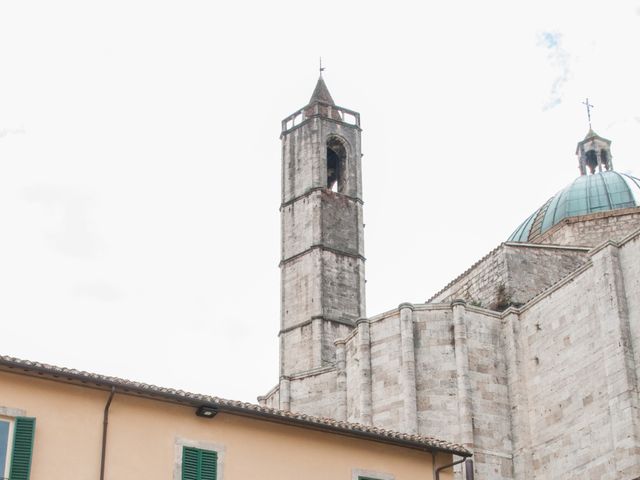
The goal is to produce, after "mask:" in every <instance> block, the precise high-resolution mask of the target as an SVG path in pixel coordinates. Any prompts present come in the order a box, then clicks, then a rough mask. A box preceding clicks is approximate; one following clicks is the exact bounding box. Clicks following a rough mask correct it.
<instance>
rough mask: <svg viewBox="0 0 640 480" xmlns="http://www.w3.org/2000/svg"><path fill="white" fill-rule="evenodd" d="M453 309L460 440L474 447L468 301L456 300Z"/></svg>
mask: <svg viewBox="0 0 640 480" xmlns="http://www.w3.org/2000/svg"><path fill="white" fill-rule="evenodd" d="M451 308H452V309H453V341H454V348H455V352H456V381H457V391H458V422H459V438H458V441H459V443H461V444H462V445H464V446H465V447H467V448H469V449H472V448H473V405H472V403H471V386H470V381H469V351H468V346H467V325H466V321H465V316H466V311H467V307H466V303H465V302H464V300H454V301H453V302H452V303H451Z"/></svg>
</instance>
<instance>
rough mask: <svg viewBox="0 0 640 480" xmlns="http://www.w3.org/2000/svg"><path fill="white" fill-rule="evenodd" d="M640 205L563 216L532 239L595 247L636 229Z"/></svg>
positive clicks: (540, 241)
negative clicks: (555, 223)
mask: <svg viewBox="0 0 640 480" xmlns="http://www.w3.org/2000/svg"><path fill="white" fill-rule="evenodd" d="M638 225H640V207H634V208H624V209H620V210H611V211H608V212H600V213H592V214H590V215H583V216H580V217H571V218H566V219H564V220H563V221H561V222H560V223H558V224H557V225H555V226H553V227H552V228H550V229H549V230H548V231H546V232H544V233H543V234H542V235H540V236H538V237H537V238H535V239H532V242H534V243H543V244H553V245H581V246H588V247H595V246H597V245H599V244H601V243H602V242H605V241H607V240H613V241H619V240H622V239H623V238H624V237H626V236H627V235H629V234H630V233H632V232H633V231H635V230H637V229H638Z"/></svg>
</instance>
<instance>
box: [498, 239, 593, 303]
mask: <svg viewBox="0 0 640 480" xmlns="http://www.w3.org/2000/svg"><path fill="white" fill-rule="evenodd" d="M587 252H588V249H580V248H571V247H566V248H553V247H549V248H544V247H530V246H524V245H518V244H512V243H509V244H505V248H504V255H505V263H506V266H507V279H506V282H505V289H504V297H502V298H497V299H496V300H495V303H494V306H498V307H501V308H499V309H501V310H503V309H504V307H505V306H506V305H516V306H518V305H523V304H524V303H526V302H528V301H529V300H531V299H532V298H533V297H534V296H535V295H538V294H539V293H540V292H542V291H543V290H545V289H547V288H549V287H550V286H551V285H553V284H554V283H556V282H558V281H559V280H561V279H562V278H564V277H566V276H567V275H569V274H570V273H571V272H573V271H575V270H577V269H578V267H580V266H581V265H583V264H584V263H585V262H586V261H587V259H588V257H587Z"/></svg>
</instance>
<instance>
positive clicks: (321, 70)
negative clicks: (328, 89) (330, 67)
mask: <svg viewBox="0 0 640 480" xmlns="http://www.w3.org/2000/svg"><path fill="white" fill-rule="evenodd" d="M322 72H324V67H323V66H322V57H320V76H321V77H322Z"/></svg>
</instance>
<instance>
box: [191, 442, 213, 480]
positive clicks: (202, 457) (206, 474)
mask: <svg viewBox="0 0 640 480" xmlns="http://www.w3.org/2000/svg"><path fill="white" fill-rule="evenodd" d="M217 474H218V454H217V453H216V452H212V451H210V450H201V449H199V448H192V447H183V449H182V480H216V478H217Z"/></svg>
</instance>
